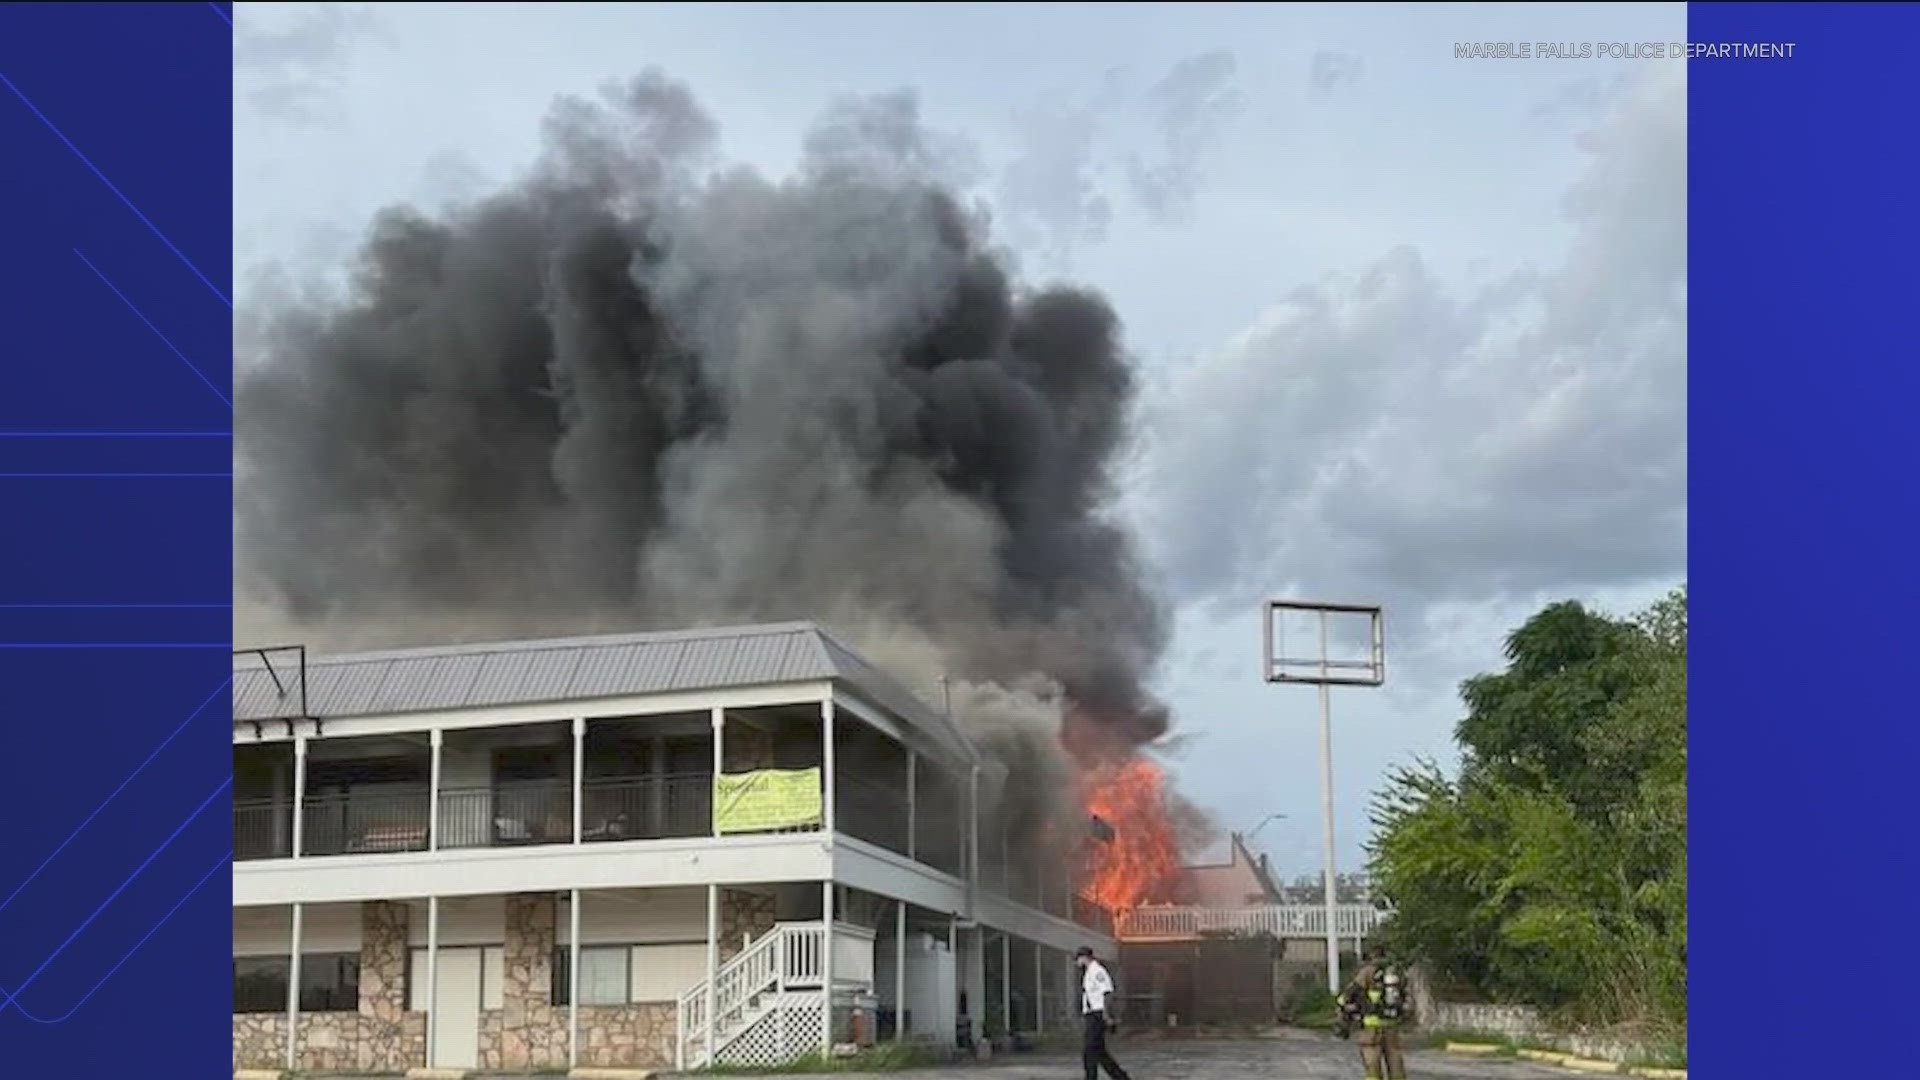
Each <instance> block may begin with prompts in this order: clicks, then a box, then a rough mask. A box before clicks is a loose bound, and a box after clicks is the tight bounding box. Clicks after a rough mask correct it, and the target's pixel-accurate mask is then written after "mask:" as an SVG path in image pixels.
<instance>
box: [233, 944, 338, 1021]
mask: <svg viewBox="0 0 1920 1080" xmlns="http://www.w3.org/2000/svg"><path fill="white" fill-rule="evenodd" d="M291 966H292V965H291V964H290V963H289V962H288V959H287V957H284V956H236V957H234V958H233V1011H234V1012H235V1013H278V1012H286V1011H287V979H288V976H289V975H290V974H291V971H290V968H291ZM359 1009H360V954H359V953H311V954H306V955H302V956H301V957H300V1011H301V1012H303V1013H321V1012H357V1011H359Z"/></svg>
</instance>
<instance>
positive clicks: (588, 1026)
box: [480, 889, 774, 1069]
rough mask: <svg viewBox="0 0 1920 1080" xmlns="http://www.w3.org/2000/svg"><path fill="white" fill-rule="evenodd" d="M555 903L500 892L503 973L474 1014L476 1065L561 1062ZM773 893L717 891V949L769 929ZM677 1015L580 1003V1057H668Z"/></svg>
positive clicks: (594, 1061) (598, 1063) (727, 949)
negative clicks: (494, 1005)
mask: <svg viewBox="0 0 1920 1080" xmlns="http://www.w3.org/2000/svg"><path fill="white" fill-rule="evenodd" d="M558 916H559V904H558V901H557V899H556V898H555V897H554V896H552V895H548V894H525V895H517V896H509V897H507V925H506V948H505V950H504V961H505V963H504V967H505V970H506V979H505V982H504V983H503V984H502V986H501V1002H500V1004H501V1008H499V1009H489V1010H486V1011H484V1012H482V1013H481V1014H480V1067H481V1068H483V1069H556V1068H562V1067H564V1066H565V1065H566V1063H567V1023H568V1016H567V1014H568V1010H567V1008H566V1007H565V1006H555V1005H554V1004H553V1001H552V997H553V953H554V949H555V948H556V947H557V945H558V943H559V934H558ZM773 924H774V897H773V894H771V893H762V892H755V891H751V890H745V889H722V890H721V891H720V955H721V958H722V961H723V962H724V961H725V960H726V959H728V958H731V957H733V956H734V955H736V954H738V953H739V952H740V947H741V941H742V935H743V934H752V935H753V936H755V937H758V936H760V935H761V934H764V933H766V932H767V931H768V930H771V929H773ZM678 1020H679V1018H678V1016H677V1012H676V1008H675V1005H674V1003H672V1002H646V1003H641V1004H635V1005H625V1006H610V1005H583V1006H581V1007H580V1051H581V1052H580V1064H582V1065H587V1066H592V1067H599V1068H606V1067H620V1066H625V1067H641V1068H664V1067H667V1066H670V1065H672V1064H673V1056H674V1055H673V1040H674V1037H675V1034H676V1025H677V1024H678Z"/></svg>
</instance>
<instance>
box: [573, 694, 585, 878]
mask: <svg viewBox="0 0 1920 1080" xmlns="http://www.w3.org/2000/svg"><path fill="white" fill-rule="evenodd" d="M586 789H587V718H586V717H584V716H576V717H574V718H573V842H574V843H576V844H577V843H579V842H580V837H581V835H582V833H581V830H582V828H584V823H583V822H582V820H581V817H580V806H581V803H582V802H584V801H585V792H586ZM574 892H575V895H578V893H579V890H577V889H576V890H574Z"/></svg>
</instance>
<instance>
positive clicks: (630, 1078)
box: [567, 1068, 653, 1080]
mask: <svg viewBox="0 0 1920 1080" xmlns="http://www.w3.org/2000/svg"><path fill="white" fill-rule="evenodd" d="M652 1075H653V1070H652V1069H588V1068H579V1069H575V1070H573V1071H572V1072H570V1073H568V1074H567V1076H568V1077H569V1078H570V1080H648V1078H649V1077H651V1076H652Z"/></svg>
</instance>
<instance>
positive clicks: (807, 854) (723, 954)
mask: <svg viewBox="0 0 1920 1080" xmlns="http://www.w3.org/2000/svg"><path fill="white" fill-rule="evenodd" d="M234 677H235V682H234V690H233V743H234V763H233V768H234V843H235V863H234V870H233V906H234V1024H233V1037H234V1038H233V1056H234V1064H235V1068H236V1069H239V1068H248V1067H265V1068H290V1069H291V1068H298V1069H310V1070H332V1069H340V1070H354V1069H360V1070H372V1069H387V1070H400V1069H406V1068H411V1067H418V1066H432V1067H436V1068H456V1069H457V1068H461V1067H470V1068H481V1069H490V1070H492V1069H500V1070H515V1069H528V1070H552V1069H559V1068H567V1067H580V1066H602V1067H605V1066H633V1067H653V1068H663V1067H676V1066H677V1067H681V1068H693V1067H698V1066H701V1065H705V1064H709V1063H719V1064H733V1065H773V1064H777V1063H781V1062H784V1061H789V1060H793V1059H795V1058H798V1057H802V1056H805V1055H808V1054H813V1053H821V1052H832V1051H833V1049H834V1048H835V1047H837V1046H842V1045H845V1044H848V1043H850V1042H853V1041H856V1040H857V1039H858V1038H859V1037H860V1035H861V1032H860V1031H858V1030H856V1029H857V1028H867V1029H868V1030H867V1032H866V1033H867V1034H868V1035H874V1034H877V1035H878V1036H879V1037H882V1038H917V1039H930V1040H935V1041H939V1042H945V1043H950V1042H952V1041H953V1040H955V1039H956V1038H966V1037H969V1036H970V1035H981V1034H985V1035H993V1034H1000V1033H1005V1032H1008V1031H1025V1032H1031V1031H1038V1030H1043V1029H1046V1028H1048V1027H1050V1026H1053V1025H1055V1024H1058V1023H1061V1022H1063V1021H1064V1020H1066V1019H1067V1018H1068V1014H1069V1011H1070V1009H1071V1007H1072V996H1071V991H1070V987H1071V985H1072V979H1071V969H1072V961H1071V956H1072V952H1073V950H1074V949H1076V948H1078V947H1079V946H1081V945H1091V946H1093V947H1094V948H1095V949H1097V950H1100V951H1101V952H1102V953H1103V954H1105V955H1111V953H1112V948H1113V940H1112V937H1111V921H1110V919H1108V918H1107V917H1106V916H1105V913H1103V912H1100V911H1099V910H1098V909H1096V908H1094V907H1093V906H1092V905H1090V904H1089V903H1088V902H1086V901H1085V900H1084V899H1083V898H1081V897H1080V895H1079V892H1078V889H1077V887H1076V885H1075V882H1074V881H1073V875H1072V872H1071V870H1070V868H1069V867H1068V866H1066V865H1061V863H1063V862H1071V860H1054V861H1053V864H1052V865H1034V866H1027V867H1019V866H1007V865H1003V864H997V863H1001V862H1003V857H1000V858H996V854H995V853H996V852H998V851H1004V850H1006V847H1005V845H1003V844H996V843H991V842H990V843H988V844H987V845H985V847H984V849H983V845H982V843H981V839H980V834H981V831H982V829H981V826H982V823H983V818H986V817H987V813H986V810H987V808H984V807H983V806H982V805H981V799H980V796H979V794H978V793H979V792H980V791H981V790H983V788H990V787H991V782H992V779H993V770H994V767H993V766H992V764H991V763H989V762H988V761H985V760H983V758H982V756H981V755H980V754H979V753H978V752H977V751H976V750H975V748H974V747H973V746H972V745H971V743H970V742H969V741H968V739H967V738H966V737H965V735H964V734H963V733H962V731H961V729H960V728H959V727H958V726H957V725H956V724H955V723H954V722H953V721H952V718H951V717H949V716H947V715H944V714H943V713H942V712H941V711H940V710H937V709H934V708H932V707H930V706H929V705H927V704H925V703H924V702H923V701H922V700H921V699H920V698H919V697H917V696H916V695H914V694H913V693H911V692H909V691H907V690H906V689H904V688H903V687H902V686H901V685H900V684H899V683H898V682H896V681H894V680H893V679H891V678H889V677H888V676H886V675H885V674H883V673H881V672H880V671H879V670H877V669H876V668H875V667H874V666H873V665H870V664H868V663H867V662H865V661H863V660H861V659H860V658H859V657H858V656H856V655H855V654H854V653H853V652H852V651H850V650H849V649H847V648H845V647H844V646H842V645H840V644H839V643H838V642H836V641H835V640H834V639H833V638H832V637H830V636H829V635H828V634H826V633H825V632H823V631H822V630H821V629H819V628H818V627H815V626H812V625H810V624H784V625H775V626H756V627H744V628H733V629H717V630H698V631H685V632H671V633H650V634H630V635H619V636H610V637H591V638H574V639H563V640H553V641H529V642H512V643H503V644H490V645H472V646H458V647H449V648H430V649H409V650H402V651H394V652H382V653H367V654H356V655H342V656H334V657H328V658H322V659H312V660H309V659H308V658H307V657H306V655H305V652H304V650H302V649H298V648H291V649H264V650H255V651H251V652H237V653H236V654H235V671H234ZM983 775H984V776H985V777H986V779H985V781H984V782H983ZM988 831H989V832H990V833H991V832H992V831H993V829H992V826H991V825H989V826H988ZM983 861H984V862H986V863H987V864H988V865H986V866H983V865H982V863H983ZM856 1017H859V1018H861V1019H856ZM874 1027H877V1029H878V1030H877V1032H876V1031H873V1030H872V1028H874Z"/></svg>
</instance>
